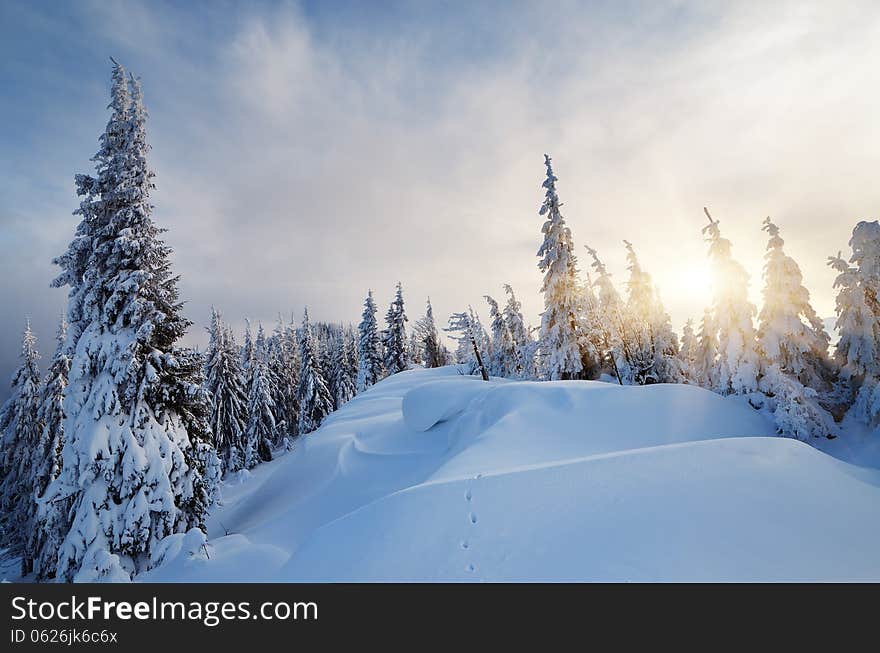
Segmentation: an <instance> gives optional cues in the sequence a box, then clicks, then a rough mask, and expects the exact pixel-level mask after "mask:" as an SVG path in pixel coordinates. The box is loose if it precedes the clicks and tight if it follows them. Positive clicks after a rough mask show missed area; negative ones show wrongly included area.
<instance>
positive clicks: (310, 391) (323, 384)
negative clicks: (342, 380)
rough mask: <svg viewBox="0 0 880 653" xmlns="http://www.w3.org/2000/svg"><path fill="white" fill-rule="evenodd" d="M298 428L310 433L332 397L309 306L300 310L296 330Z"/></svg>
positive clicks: (319, 424)
mask: <svg viewBox="0 0 880 653" xmlns="http://www.w3.org/2000/svg"><path fill="white" fill-rule="evenodd" d="M299 358H300V368H299V432H300V433H301V434H303V435H305V434H307V433H311V432H312V431H314V430H315V429H317V428H318V427H319V426H321V422H323V421H324V418H325V417H326V416H327V415H329V414H330V413H331V412H332V411H333V397H332V396H331V395H330V390H329V388H328V387H327V381H326V379H325V378H324V372H323V370H322V369H321V364H320V362H319V360H318V356H317V352H316V351H315V341H314V337H313V335H312V327H311V325H310V324H309V310H308V309H305V311H304V312H303V321H302V326H301V327H300V330H299Z"/></svg>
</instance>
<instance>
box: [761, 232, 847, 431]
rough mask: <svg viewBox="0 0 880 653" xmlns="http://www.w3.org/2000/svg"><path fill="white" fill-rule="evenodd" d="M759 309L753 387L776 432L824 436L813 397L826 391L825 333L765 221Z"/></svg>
mask: <svg viewBox="0 0 880 653" xmlns="http://www.w3.org/2000/svg"><path fill="white" fill-rule="evenodd" d="M763 230H764V231H766V232H767V234H768V235H769V236H770V240H769V242H768V243H767V253H766V254H765V256H764V292H763V295H764V305H763V307H762V308H761V312H760V313H759V315H758V344H759V347H760V350H761V353H762V354H763V360H764V370H763V375H762V377H761V379H760V382H759V386H760V388H761V390H762V391H763V392H764V393H765V394H766V395H767V396H768V398H769V402H770V406H769V408H770V410H771V411H772V412H773V416H774V418H775V421H776V426H777V428H778V429H779V431H780V433H783V434H785V435H792V436H794V437H796V438H799V439H806V438H809V437H818V436H825V435H828V434H829V433H830V432H831V430H832V425H831V416H830V415H829V414H828V413H827V412H826V411H825V410H824V409H823V407H822V406H821V405H820V404H819V393H820V392H827V391H828V390H830V387H831V380H832V375H831V368H830V366H829V364H828V343H829V338H828V334H827V333H825V328H824V326H823V325H822V321H821V320H820V319H819V317H818V316H817V315H816V312H815V311H814V310H813V307H812V306H811V305H810V293H809V291H808V290H807V289H806V288H805V287H804V285H803V282H802V280H803V278H802V276H801V271H800V268H799V267H798V265H797V263H795V262H794V259H792V258H791V257H789V256H787V255H786V254H785V252H784V251H783V249H782V247H783V244H784V241H783V240H782V237H781V236H780V235H779V228H778V227H777V226H776V225H775V224H774V223H773V222H772V221H771V220H770V218H767V219H765V220H764V225H763Z"/></svg>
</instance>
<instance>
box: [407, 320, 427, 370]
mask: <svg viewBox="0 0 880 653" xmlns="http://www.w3.org/2000/svg"><path fill="white" fill-rule="evenodd" d="M406 351H407V353H408V354H409V360H410V362H411V363H412V364H413V365H416V366H417V367H424V366H425V353H424V350H423V349H422V343H421V342H420V341H419V336H418V334H417V333H416V330H415V329H413V330H412V331H411V332H410V334H409V344H408V345H407V348H406Z"/></svg>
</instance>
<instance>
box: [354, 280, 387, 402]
mask: <svg viewBox="0 0 880 653" xmlns="http://www.w3.org/2000/svg"><path fill="white" fill-rule="evenodd" d="M383 376H385V368H384V364H383V363H382V343H381V341H380V340H379V327H378V324H377V322H376V302H374V301H373V291H372V290H370V291H369V292H368V293H367V298H366V299H365V300H364V313H363V316H362V319H361V323H360V324H359V325H358V376H357V389H358V392H363V391H364V390H366V389H367V388H369V387H370V386H371V385H373V384H375V383H378V382H379V381H380V380H382V377H383Z"/></svg>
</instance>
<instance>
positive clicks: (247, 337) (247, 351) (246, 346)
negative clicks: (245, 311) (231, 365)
mask: <svg viewBox="0 0 880 653" xmlns="http://www.w3.org/2000/svg"><path fill="white" fill-rule="evenodd" d="M253 358H254V335H253V332H252V330H251V321H250V319H249V318H244V342H243V343H242V345H241V368H242V369H243V370H244V371H245V373H247V371H248V368H249V367H250V365H251V360H253Z"/></svg>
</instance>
